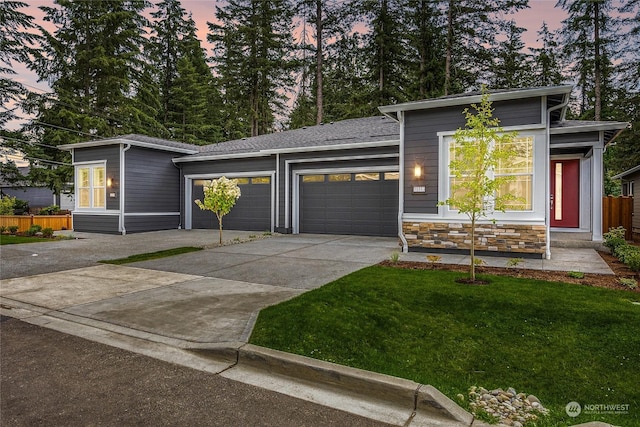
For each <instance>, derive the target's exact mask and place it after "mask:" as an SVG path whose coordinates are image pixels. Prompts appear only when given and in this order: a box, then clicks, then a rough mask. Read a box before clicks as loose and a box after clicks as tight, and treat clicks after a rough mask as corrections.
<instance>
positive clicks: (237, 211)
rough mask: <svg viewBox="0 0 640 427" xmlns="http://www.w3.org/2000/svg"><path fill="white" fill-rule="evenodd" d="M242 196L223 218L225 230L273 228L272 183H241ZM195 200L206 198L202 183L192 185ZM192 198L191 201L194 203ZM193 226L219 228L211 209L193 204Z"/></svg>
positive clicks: (262, 229) (264, 229)
mask: <svg viewBox="0 0 640 427" xmlns="http://www.w3.org/2000/svg"><path fill="white" fill-rule="evenodd" d="M240 191H241V196H240V198H239V199H238V201H237V202H236V204H235V206H234V207H233V209H231V212H229V213H228V214H227V215H225V216H224V218H223V219H222V226H223V228H224V229H225V230H247V231H266V230H271V185H267V184H246V185H240ZM192 196H193V200H196V199H200V200H202V199H203V198H204V188H203V187H202V185H195V183H194V184H193V186H192ZM193 200H192V202H191V203H194V202H193ZM191 227H192V228H194V229H198V228H218V219H217V218H216V216H215V214H214V213H213V212H211V211H203V210H201V209H200V208H199V207H197V206H196V205H195V203H194V204H193V206H192V219H191Z"/></svg>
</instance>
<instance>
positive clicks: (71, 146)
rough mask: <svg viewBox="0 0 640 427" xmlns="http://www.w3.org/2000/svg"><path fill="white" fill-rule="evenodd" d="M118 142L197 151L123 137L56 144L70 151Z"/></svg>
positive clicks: (160, 148) (193, 152) (169, 149)
mask: <svg viewBox="0 0 640 427" xmlns="http://www.w3.org/2000/svg"><path fill="white" fill-rule="evenodd" d="M120 144H127V145H131V146H134V147H141V148H150V149H153V150H161V151H170V152H173V153H180V154H196V153H198V150H190V149H187V148H179V147H170V146H166V145H159V144H153V143H149V142H142V141H132V140H130V139H123V138H114V139H99V140H95V141H87V142H78V143H77V144H65V145H58V148H59V149H61V150H65V151H71V150H73V149H74V148H92V147H104V146H106V145H120Z"/></svg>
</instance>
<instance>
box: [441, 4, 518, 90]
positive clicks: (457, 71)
mask: <svg viewBox="0 0 640 427" xmlns="http://www.w3.org/2000/svg"><path fill="white" fill-rule="evenodd" d="M441 7H442V8H443V13H444V15H445V16H446V24H445V25H446V27H445V28H446V30H445V32H446V44H445V46H446V53H445V58H446V60H445V83H444V94H445V95H447V94H450V93H458V92H462V91H464V90H466V89H469V88H472V87H477V86H478V82H481V81H483V80H484V79H486V78H487V77H488V74H489V70H490V67H491V62H492V61H491V60H492V57H493V52H492V48H493V47H495V46H496V35H497V34H500V33H501V32H503V31H505V30H506V29H507V28H508V26H509V21H506V20H505V19H504V15H507V14H510V13H514V12H516V11H518V10H520V9H524V8H526V7H528V0H441Z"/></svg>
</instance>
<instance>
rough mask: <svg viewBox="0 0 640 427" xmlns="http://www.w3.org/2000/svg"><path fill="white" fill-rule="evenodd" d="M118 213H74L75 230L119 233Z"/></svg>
mask: <svg viewBox="0 0 640 427" xmlns="http://www.w3.org/2000/svg"><path fill="white" fill-rule="evenodd" d="M118 222H119V216H118V215H79V214H75V215H73V230H74V231H85V232H89V233H108V234H118V233H119V231H118Z"/></svg>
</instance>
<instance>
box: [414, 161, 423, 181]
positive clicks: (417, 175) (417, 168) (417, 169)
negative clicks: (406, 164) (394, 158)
mask: <svg viewBox="0 0 640 427" xmlns="http://www.w3.org/2000/svg"><path fill="white" fill-rule="evenodd" d="M422 173H423V170H422V165H419V164H416V165H415V166H414V167H413V177H414V178H416V179H421V178H422Z"/></svg>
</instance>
